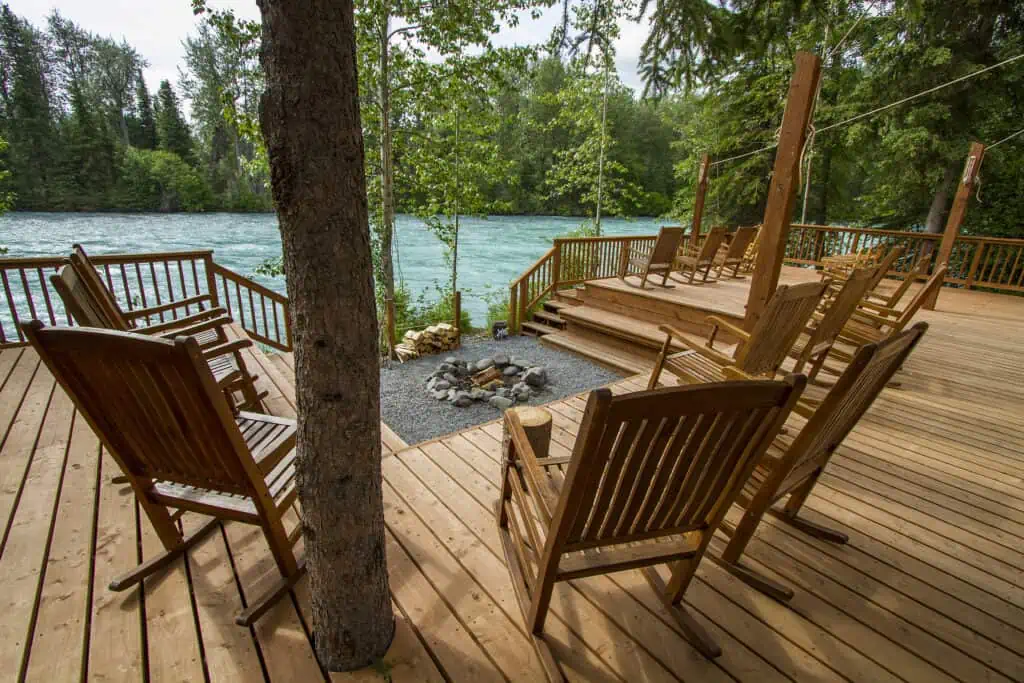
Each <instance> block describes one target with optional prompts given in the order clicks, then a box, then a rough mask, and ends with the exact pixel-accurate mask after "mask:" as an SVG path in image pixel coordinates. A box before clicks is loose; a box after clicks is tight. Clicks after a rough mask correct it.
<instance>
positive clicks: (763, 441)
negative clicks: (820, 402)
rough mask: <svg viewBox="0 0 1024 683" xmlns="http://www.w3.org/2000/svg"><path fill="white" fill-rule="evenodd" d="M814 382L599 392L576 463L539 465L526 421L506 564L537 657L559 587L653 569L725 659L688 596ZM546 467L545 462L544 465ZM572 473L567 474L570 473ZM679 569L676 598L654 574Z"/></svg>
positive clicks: (513, 479)
mask: <svg viewBox="0 0 1024 683" xmlns="http://www.w3.org/2000/svg"><path fill="white" fill-rule="evenodd" d="M805 382H806V379H805V378H804V377H803V376H801V375H790V376H789V377H787V378H786V381H784V382H777V381H752V382H729V383H721V384H714V385H706V386H699V387H672V388H669V389H659V390H657V391H643V392H638V393H634V394H628V395H624V396H615V397H613V396H612V395H611V392H610V391H608V390H607V389H598V390H596V391H593V392H591V394H590V398H589V400H588V401H587V408H586V411H585V413H584V416H583V422H582V424H581V425H580V430H579V435H578V437H577V439H576V443H575V446H574V448H573V453H572V457H571V458H569V459H568V462H566V460H567V459H566V458H547V457H538V456H537V455H536V454H535V453H534V452H533V449H532V448H531V446H530V442H529V440H528V438H527V435H526V433H525V432H524V431H523V427H522V425H521V424H520V422H519V418H518V416H517V415H516V413H515V411H511V410H510V411H507V412H506V413H505V426H506V429H507V431H508V434H509V439H508V445H507V447H506V448H507V450H506V452H505V456H504V463H503V466H502V479H501V497H500V498H499V500H498V502H497V506H496V508H497V509H496V513H497V518H498V526H499V532H500V534H501V539H502V543H503V545H504V551H505V560H506V563H507V564H508V567H509V572H510V573H511V575H512V581H513V585H514V587H515V593H516V597H517V599H518V602H519V606H520V608H521V609H522V612H523V617H524V619H525V620H526V628H527V631H528V633H530V635H531V636H532V640H533V642H534V645H535V647H536V648H537V652H538V654H539V656H540V659H541V661H542V662H543V664H544V666H545V669H546V671H547V673H548V678H549V679H550V680H552V681H561V680H562V674H561V671H560V669H559V668H558V665H557V663H556V662H555V660H554V657H553V655H552V653H551V650H550V649H549V647H548V645H547V643H546V642H545V636H544V620H545V617H546V616H547V613H548V605H549V603H550V600H551V596H552V591H553V589H554V584H555V582H557V581H568V580H572V579H577V578H582V577H586V576H593V575H598V574H609V573H612V572H618V571H624V570H627V569H636V568H641V567H647V570H646V571H645V574H646V575H647V578H648V581H649V582H650V583H651V585H652V586H653V587H654V590H655V591H656V592H657V593H658V596H659V597H660V599H661V600H662V601H663V602H664V603H665V605H666V606H667V607H668V608H669V610H670V611H671V612H672V614H673V616H674V617H675V619H676V620H677V621H678V623H679V625H680V627H681V628H682V631H683V633H684V634H685V637H686V639H687V640H688V641H689V642H690V643H692V644H693V645H694V647H696V648H697V649H698V650H699V651H700V652H701V653H703V654H704V655H705V656H706V657H717V656H718V655H720V654H721V650H720V649H719V648H718V646H717V645H716V644H715V643H714V641H713V640H711V638H710V636H709V635H708V634H707V632H706V631H705V630H704V629H703V627H701V625H700V624H699V623H698V622H697V621H696V620H695V619H694V618H693V617H692V616H691V615H690V614H689V613H688V612H687V611H686V609H685V607H684V606H683V604H682V599H683V595H684V593H685V592H686V588H687V586H688V585H689V583H690V581H691V579H692V578H693V575H694V572H695V571H696V569H697V565H698V564H699V563H700V560H701V558H702V557H703V555H704V552H705V550H706V549H707V546H708V543H709V542H710V540H711V537H712V536H713V535H714V533H715V529H716V528H717V527H718V526H719V524H720V523H721V521H722V518H723V517H724V515H725V513H726V512H727V511H728V509H729V507H730V505H731V504H732V502H733V501H734V499H735V497H736V496H737V495H738V494H739V492H740V490H741V489H742V488H743V485H744V483H745V482H746V480H747V478H748V477H749V476H750V473H751V472H752V471H753V469H754V467H755V466H756V465H757V462H758V461H759V460H760V459H761V457H762V455H763V454H764V452H765V450H766V449H767V447H768V445H769V444H770V443H771V441H772V439H773V438H774V437H775V435H776V434H777V432H778V430H779V428H780V427H781V426H782V423H783V422H784V421H785V420H786V417H787V416H788V414H789V412H790V410H791V409H792V407H793V405H794V404H795V403H796V400H797V399H798V397H799V395H800V392H801V391H802V390H803V387H804V384H805ZM541 455H542V456H543V454H541ZM564 465H567V469H566V470H565V471H562V470H561V469H560V467H562V466H564ZM666 562H667V563H671V570H672V577H671V580H670V581H669V582H668V584H667V586H666V585H665V583H664V582H663V581H662V579H661V577H660V576H659V574H658V573H657V572H656V571H654V570H653V569H652V568H651V566H652V565H655V564H662V563H666Z"/></svg>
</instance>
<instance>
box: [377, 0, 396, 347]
mask: <svg viewBox="0 0 1024 683" xmlns="http://www.w3.org/2000/svg"><path fill="white" fill-rule="evenodd" d="M385 11H386V10H385ZM382 26H383V28H382V29H381V33H380V55H379V60H380V64H379V68H380V74H379V79H378V82H377V99H378V101H379V102H380V203H381V211H380V215H381V221H380V222H381V226H380V232H381V234H380V268H381V274H382V277H383V278H384V306H385V315H386V321H385V326H386V327H387V333H386V336H387V349H388V356H389V357H392V358H393V357H394V353H395V264H394V259H393V254H392V249H393V247H392V242H393V237H394V231H395V166H394V163H393V160H392V151H393V150H392V139H391V74H390V62H389V54H388V40H389V37H388V33H389V30H390V28H391V20H390V17H387V16H385V17H384V19H383V20H382Z"/></svg>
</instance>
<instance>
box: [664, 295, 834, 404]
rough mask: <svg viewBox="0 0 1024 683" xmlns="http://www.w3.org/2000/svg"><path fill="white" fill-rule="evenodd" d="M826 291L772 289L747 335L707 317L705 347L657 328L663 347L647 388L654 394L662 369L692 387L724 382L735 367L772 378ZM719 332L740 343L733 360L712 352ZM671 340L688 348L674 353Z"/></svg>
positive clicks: (669, 328) (675, 331)
mask: <svg viewBox="0 0 1024 683" xmlns="http://www.w3.org/2000/svg"><path fill="white" fill-rule="evenodd" d="M827 287H828V283H827V282H807V283H804V284H800V285H794V286H787V285H781V286H780V287H779V288H778V289H777V290H775V294H774V295H772V298H771V300H770V301H769V302H768V305H767V307H765V310H764V313H763V314H762V315H761V317H760V318H759V319H758V321H757V323H756V324H755V325H754V329H753V330H752V331H751V332H747V331H746V330H743V329H741V328H739V327H737V326H736V325H734V324H732V323H730V322H728V321H727V320H724V319H722V318H720V317H718V316H714V315H711V316H708V317H707V318H706V321H707V322H709V323H711V324H712V325H714V327H713V329H712V331H711V335H710V336H709V337H708V342H707V345H706V346H700V345H698V344H694V343H693V342H691V341H690V340H689V339H688V338H687V337H686V336H684V334H683V332H681V331H680V330H678V329H676V328H674V327H672V326H670V325H661V326H659V328H658V329H659V330H661V331H662V332H664V333H665V335H666V337H665V343H664V344H663V345H662V347H661V352H660V353H659V354H658V359H657V361H655V363H654V370H653V371H652V372H651V379H650V381H649V382H648V384H647V388H648V389H654V388H655V387H657V386H658V380H659V379H660V378H661V372H662V370H668V371H669V372H671V373H672V374H673V375H676V376H677V377H679V379H681V380H682V381H684V382H687V383H690V384H700V383H707V382H721V381H724V380H725V379H726V376H725V375H724V374H723V372H722V371H723V369H724V368H726V367H730V366H735V367H737V368H739V369H740V370H742V371H743V372H745V373H746V374H748V375H751V376H755V377H762V376H763V377H768V378H771V377H774V376H775V373H776V372H777V371H778V369H779V367H780V366H781V365H782V362H783V361H784V360H785V359H786V355H787V354H788V353H789V350H790V349H791V348H792V347H793V344H794V343H795V342H796V339H797V337H798V336H799V335H800V333H801V332H802V331H803V330H804V328H805V327H806V325H807V321H808V320H809V319H810V317H811V314H812V313H814V309H815V307H816V306H817V305H818V302H819V301H821V297H822V294H824V292H825V289H826V288H827ZM719 327H721V328H724V329H726V330H727V331H728V332H730V333H731V334H733V335H735V336H737V337H739V338H740V339H741V340H743V344H742V345H741V347H740V348H739V350H738V351H737V352H736V354H735V356H733V357H730V356H727V355H725V354H724V353H721V352H719V351H716V350H715V349H714V348H713V345H714V341H715V336H716V335H717V333H718V328H719ZM673 339H676V340H677V341H678V342H679V343H680V344H681V345H683V346H685V347H687V349H686V350H684V351H680V352H678V353H673V352H672V350H671V349H672V340H673Z"/></svg>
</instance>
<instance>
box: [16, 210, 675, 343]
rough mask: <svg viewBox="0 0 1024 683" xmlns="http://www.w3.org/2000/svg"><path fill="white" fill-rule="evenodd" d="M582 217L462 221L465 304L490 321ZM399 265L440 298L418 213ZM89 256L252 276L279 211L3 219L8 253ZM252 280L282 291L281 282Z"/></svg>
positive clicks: (635, 223) (609, 227)
mask: <svg viewBox="0 0 1024 683" xmlns="http://www.w3.org/2000/svg"><path fill="white" fill-rule="evenodd" d="M581 220H582V219H580V218H560V217H553V216H494V217H490V218H486V219H484V218H464V219H462V223H461V225H462V227H461V230H460V235H459V289H460V290H462V292H463V307H464V308H465V309H466V310H468V311H469V312H470V313H471V315H472V317H473V321H474V323H476V324H482V323H483V322H484V319H485V316H486V311H487V305H486V303H485V302H484V300H483V298H482V297H483V295H484V294H486V293H487V291H488V289H491V290H493V289H496V288H499V287H500V288H505V287H507V285H508V283H509V281H510V280H512V279H514V278H515V277H517V276H518V275H519V274H520V273H522V272H523V271H524V270H525V269H526V268H527V267H528V266H529V265H530V264H532V263H533V262H534V261H536V260H537V259H538V258H539V257H540V256H541V255H542V254H543V253H544V252H545V251H547V250H548V249H549V248H550V247H551V240H552V238H554V237H557V236H559V235H564V234H565V233H566V232H568V231H569V230H572V229H574V228H576V227H577V226H579V224H580V222H581ZM663 223H664V221H662V220H659V219H653V218H637V219H630V220H625V219H615V218H606V219H604V220H603V221H602V228H603V232H604V234H607V235H650V234H653V233H655V232H657V230H658V226H659V225H661V224H663ZM396 241H397V244H398V264H397V265H398V269H399V274H400V275H401V277H402V279H403V280H404V281H405V283H406V285H407V286H408V288H409V290H410V291H411V292H412V293H413V295H414V296H416V295H418V294H419V293H420V292H425V293H426V296H427V298H428V300H433V299H435V298H436V296H437V294H436V288H435V286H436V285H439V284H440V283H441V281H443V280H446V278H447V273H448V270H447V266H446V264H445V259H444V249H443V247H442V245H441V243H440V242H438V240H437V238H435V237H434V236H433V235H432V234H431V233H430V232H429V231H428V230H427V229H426V228H425V227H424V225H423V223H422V222H420V221H419V220H417V219H416V218H415V217H412V216H399V217H398V220H397V229H396ZM76 242H78V243H80V244H82V245H83V246H84V247H85V248H86V249H87V250H88V251H89V252H90V253H96V254H102V253H109V252H133V251H138V252H148V251H175V250H184V249H213V250H214V259H215V260H216V261H217V262H218V263H220V264H221V265H223V266H225V267H227V268H230V269H232V270H234V271H236V272H238V273H241V274H243V275H246V276H249V277H253V271H254V269H255V268H256V266H258V265H259V264H260V263H262V262H263V261H265V260H266V259H268V258H272V257H276V256H280V254H281V239H280V235H279V233H278V226H277V217H276V216H275V215H273V214H225V213H217V214H116V213H97V214H88V213H12V214H8V215H6V216H3V217H0V246H5V247H7V250H8V254H7V255H8V256H55V255H63V254H67V253H69V252H70V250H71V245H72V244H74V243H76ZM254 279H256V280H258V281H260V282H262V283H263V284H265V285H267V286H269V287H271V288H272V289H275V290H277V291H280V292H284V291H285V283H284V280H283V279H276V280H275V279H274V278H266V277H259V276H255V277H254Z"/></svg>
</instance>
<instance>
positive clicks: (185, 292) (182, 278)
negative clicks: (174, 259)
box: [178, 259, 192, 315]
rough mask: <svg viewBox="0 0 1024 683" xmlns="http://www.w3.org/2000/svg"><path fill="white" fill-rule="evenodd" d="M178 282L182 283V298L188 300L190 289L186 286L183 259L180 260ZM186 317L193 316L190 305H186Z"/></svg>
mask: <svg viewBox="0 0 1024 683" xmlns="http://www.w3.org/2000/svg"><path fill="white" fill-rule="evenodd" d="M178 281H179V282H181V298H182V299H188V287H186V286H185V265H184V264H183V263H182V262H181V259H178ZM185 315H192V311H190V310H189V305H188V304H185Z"/></svg>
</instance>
